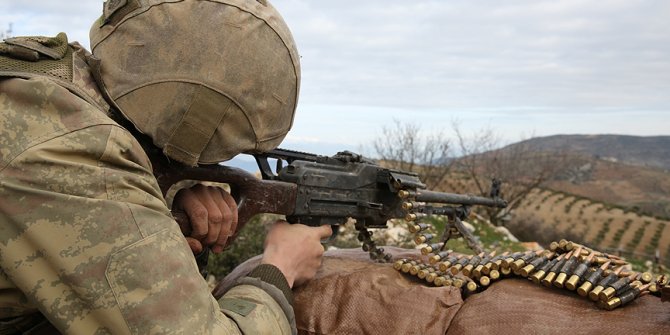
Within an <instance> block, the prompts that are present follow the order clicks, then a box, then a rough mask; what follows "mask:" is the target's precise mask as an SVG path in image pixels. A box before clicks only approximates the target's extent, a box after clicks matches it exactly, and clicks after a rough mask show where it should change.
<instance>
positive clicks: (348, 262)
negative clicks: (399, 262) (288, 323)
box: [214, 247, 463, 335]
mask: <svg viewBox="0 0 670 335" xmlns="http://www.w3.org/2000/svg"><path fill="white" fill-rule="evenodd" d="M385 249H386V250H387V251H388V252H390V253H391V254H393V255H394V256H396V257H408V256H411V257H418V256H417V253H416V251H415V250H405V249H399V248H392V247H386V248H385ZM259 260H260V259H259V258H258V257H256V258H253V259H251V260H249V261H247V262H245V263H244V264H242V265H241V266H239V267H238V268H236V269H235V271H233V272H232V273H231V274H230V275H228V276H226V278H224V280H222V281H221V282H220V283H219V284H218V285H217V287H216V288H215V290H214V295H215V296H220V295H222V294H223V292H225V290H226V288H227V287H229V286H230V285H231V284H232V283H233V282H234V281H235V280H236V279H237V278H239V277H240V276H243V275H245V274H246V273H248V272H249V271H250V270H251V269H253V267H254V266H255V265H256V264H258V262H259ZM293 293H294V303H293V306H294V309H295V314H296V324H297V328H298V332H299V333H300V334H440V335H441V334H445V332H446V331H447V329H448V328H449V324H450V323H451V320H452V319H453V318H454V316H455V315H456V313H457V311H458V309H459V308H460V306H461V304H462V302H463V300H462V299H461V295H460V291H459V290H458V289H455V288H453V287H430V286H427V285H422V284H419V282H418V281H417V280H415V279H413V278H409V277H405V276H403V275H402V274H400V273H398V272H397V271H396V270H394V269H393V268H392V266H391V264H380V263H374V262H372V261H371V260H370V259H369V256H368V254H367V253H366V252H363V251H362V250H360V249H346V250H334V251H328V252H326V254H325V256H324V260H323V265H322V266H321V268H320V269H319V271H318V273H317V274H316V278H315V279H314V280H311V281H309V282H308V283H306V284H304V285H302V286H300V287H297V288H294V291H293Z"/></svg>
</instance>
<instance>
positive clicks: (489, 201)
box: [416, 190, 507, 208]
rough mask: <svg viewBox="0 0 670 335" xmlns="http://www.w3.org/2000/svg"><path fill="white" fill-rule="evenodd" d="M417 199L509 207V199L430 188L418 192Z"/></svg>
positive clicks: (467, 204)
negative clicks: (437, 190) (429, 189)
mask: <svg viewBox="0 0 670 335" xmlns="http://www.w3.org/2000/svg"><path fill="white" fill-rule="evenodd" d="M416 201H423V202H433V203H443V204H454V205H466V206H474V205H479V206H489V207H497V208H505V207H507V201H505V200H503V199H500V198H484V197H478V196H474V195H467V194H455V193H444V192H436V191H428V190H419V191H417V192H416Z"/></svg>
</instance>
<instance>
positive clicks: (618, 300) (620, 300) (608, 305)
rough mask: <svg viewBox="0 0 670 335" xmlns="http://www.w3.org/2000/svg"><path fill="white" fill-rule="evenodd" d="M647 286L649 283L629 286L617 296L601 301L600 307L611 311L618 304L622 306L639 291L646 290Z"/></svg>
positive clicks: (633, 298)
mask: <svg viewBox="0 0 670 335" xmlns="http://www.w3.org/2000/svg"><path fill="white" fill-rule="evenodd" d="M648 287H649V284H645V285H643V286H632V285H631V286H630V289H628V290H626V291H625V292H622V293H621V295H619V296H618V297H614V298H612V299H610V300H607V301H606V302H601V304H599V306H600V307H603V308H605V309H606V310H608V311H611V310H613V309H615V308H617V307H619V306H623V305H625V304H627V303H629V302H631V301H633V300H635V298H637V297H638V296H639V295H640V293H641V292H642V291H644V290H646V289H647V288H648Z"/></svg>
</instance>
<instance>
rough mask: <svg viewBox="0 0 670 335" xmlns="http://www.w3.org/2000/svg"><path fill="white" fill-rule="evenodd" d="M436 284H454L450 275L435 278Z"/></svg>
mask: <svg viewBox="0 0 670 335" xmlns="http://www.w3.org/2000/svg"><path fill="white" fill-rule="evenodd" d="M433 284H435V286H451V285H452V284H453V282H452V280H451V278H450V277H447V276H439V277H437V278H435V281H434V282H433Z"/></svg>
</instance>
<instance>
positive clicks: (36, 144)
mask: <svg viewBox="0 0 670 335" xmlns="http://www.w3.org/2000/svg"><path fill="white" fill-rule="evenodd" d="M0 130H1V131H0V224H1V226H0V267H1V269H2V276H0V278H1V279H2V280H0V285H2V286H3V287H0V292H4V293H0V295H3V298H0V302H1V303H5V302H6V303H7V304H8V305H9V304H13V306H0V314H3V313H4V312H5V311H9V310H11V311H12V313H14V314H16V313H20V312H21V311H24V312H26V313H28V312H30V311H34V310H39V311H40V312H41V313H42V314H44V315H45V316H46V317H47V319H48V320H49V321H50V322H51V323H52V324H53V325H54V326H55V327H56V328H58V329H59V330H60V331H61V332H63V333H77V334H78V333H91V334H92V333H112V334H155V333H161V334H163V333H167V334H184V333H193V334H229V333H247V334H251V333H254V334H255V333H272V334H279V333H290V332H291V331H292V327H291V324H289V321H288V318H287V316H286V312H285V310H284V309H283V308H282V307H285V306H282V304H283V303H285V299H284V300H282V297H281V295H279V296H278V295H276V294H274V293H273V290H272V289H271V288H267V287H265V288H264V287H263V285H257V284H258V283H252V282H249V283H244V282H242V283H240V285H238V286H236V287H234V288H233V289H231V290H230V291H229V292H228V293H227V294H226V295H224V297H223V299H222V306H223V307H224V308H221V307H220V306H219V303H218V302H217V301H216V300H215V299H214V298H213V297H212V295H211V294H210V292H209V290H208V287H207V284H206V282H205V281H204V280H203V279H202V277H201V276H200V275H199V273H198V271H197V267H196V264H195V262H194V260H193V255H192V254H191V251H190V249H189V248H188V246H187V244H186V241H185V239H184V238H183V237H182V235H181V232H180V231H179V229H178V227H177V225H176V224H175V223H174V221H173V220H172V218H171V216H170V213H169V210H168V209H167V207H166V205H165V202H164V200H163V197H162V195H161V194H160V191H159V189H158V187H157V185H156V181H155V179H154V177H153V175H152V174H151V167H150V164H149V161H148V159H147V157H146V155H145V153H144V152H143V151H142V149H141V147H140V146H139V145H138V143H137V142H136V141H135V139H134V138H133V137H132V136H131V135H130V134H129V133H128V132H127V131H126V130H125V129H123V128H121V127H120V126H118V125H117V124H115V123H114V122H113V121H111V120H110V119H109V118H107V117H106V116H105V115H104V114H103V113H102V112H100V111H98V110H95V109H93V108H92V107H91V106H90V105H89V104H87V103H85V102H84V101H83V100H81V99H79V98H77V97H76V96H74V95H72V94H70V93H69V92H68V91H67V90H65V89H63V88H61V87H59V86H57V85H55V84H53V83H52V82H50V81H48V80H40V79H31V80H24V79H6V80H2V79H0ZM7 292H11V293H12V294H14V295H16V296H18V297H17V298H15V299H14V301H13V302H11V301H9V302H7V300H8V299H7V298H6V296H4V294H5V293H7ZM225 299H228V300H225ZM235 304H237V305H245V306H246V307H245V308H243V309H240V308H237V307H232V308H226V306H235ZM7 307H13V309H11V308H7ZM238 307H239V306H238ZM289 307H290V306H289ZM238 312H239V313H238ZM290 315H291V317H292V310H291V311H290ZM6 316H15V315H0V318H2V317H6ZM293 329H294V328H293Z"/></svg>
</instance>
